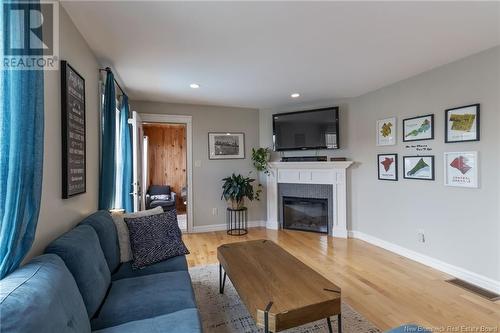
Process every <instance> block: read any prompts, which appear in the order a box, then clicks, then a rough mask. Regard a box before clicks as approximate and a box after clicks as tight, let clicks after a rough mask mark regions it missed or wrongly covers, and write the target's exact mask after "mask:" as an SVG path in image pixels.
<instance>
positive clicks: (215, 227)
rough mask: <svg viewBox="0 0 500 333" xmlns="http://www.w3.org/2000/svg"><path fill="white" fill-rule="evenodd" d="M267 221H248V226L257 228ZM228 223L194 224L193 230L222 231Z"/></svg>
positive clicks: (195, 231) (196, 231)
mask: <svg viewBox="0 0 500 333" xmlns="http://www.w3.org/2000/svg"><path fill="white" fill-rule="evenodd" d="M265 226H266V222H265V221H248V227H249V228H255V227H265ZM226 228H227V225H226V224H225V223H223V224H211V225H198V226H194V227H193V230H192V232H193V233H200V232H212V231H221V230H226Z"/></svg>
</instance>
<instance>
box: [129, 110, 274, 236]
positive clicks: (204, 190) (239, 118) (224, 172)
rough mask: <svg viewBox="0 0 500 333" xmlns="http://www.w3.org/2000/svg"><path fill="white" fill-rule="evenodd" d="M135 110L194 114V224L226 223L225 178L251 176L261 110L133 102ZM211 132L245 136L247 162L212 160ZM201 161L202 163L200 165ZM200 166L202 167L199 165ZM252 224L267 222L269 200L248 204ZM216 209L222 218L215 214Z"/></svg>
mask: <svg viewBox="0 0 500 333" xmlns="http://www.w3.org/2000/svg"><path fill="white" fill-rule="evenodd" d="M130 104H131V108H132V110H134V111H137V112H139V113H160V114H171V115H190V116H192V117H193V118H192V119H193V123H192V126H193V206H194V209H193V210H194V213H193V218H194V219H193V224H194V226H195V227H200V226H207V225H217V224H219V225H220V224H224V223H226V221H225V218H226V215H225V210H226V207H227V205H226V203H225V201H222V200H221V192H222V190H221V186H222V181H221V179H222V178H224V177H227V176H230V175H231V173H233V172H234V173H236V174H238V173H241V174H242V175H247V174H248V173H249V172H250V171H252V177H255V176H256V173H255V169H254V168H253V166H252V163H251V151H252V148H253V147H257V146H258V145H259V111H258V110H257V109H246V108H234V107H219V106H202V105H189V104H169V103H156V102H141V101H131V102H130ZM209 132H224V133H225V132H243V133H245V159H236V160H209V159H208V133H209ZM197 162H198V163H197ZM197 165H198V166H197ZM247 206H248V207H249V220H250V221H263V220H265V198H264V200H263V201H261V202H255V201H254V202H253V203H251V204H247ZM213 208H217V209H218V215H213V214H212V210H213Z"/></svg>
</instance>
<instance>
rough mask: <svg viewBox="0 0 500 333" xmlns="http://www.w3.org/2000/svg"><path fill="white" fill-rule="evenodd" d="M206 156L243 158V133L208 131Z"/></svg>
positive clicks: (221, 158) (217, 158) (211, 157)
mask: <svg viewBox="0 0 500 333" xmlns="http://www.w3.org/2000/svg"><path fill="white" fill-rule="evenodd" d="M208 158H209V159H210V160H230V159H244V158H245V133H238V132H210V133H208Z"/></svg>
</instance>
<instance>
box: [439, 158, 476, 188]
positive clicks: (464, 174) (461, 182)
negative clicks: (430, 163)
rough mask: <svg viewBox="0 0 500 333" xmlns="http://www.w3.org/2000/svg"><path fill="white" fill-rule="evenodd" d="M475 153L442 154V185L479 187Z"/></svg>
mask: <svg viewBox="0 0 500 333" xmlns="http://www.w3.org/2000/svg"><path fill="white" fill-rule="evenodd" d="M478 175H479V163H478V159H477V151H468V152H448V153H444V184H445V185H447V186H456V187H469V188H477V187H479V181H478Z"/></svg>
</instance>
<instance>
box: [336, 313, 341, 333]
mask: <svg viewBox="0 0 500 333" xmlns="http://www.w3.org/2000/svg"><path fill="white" fill-rule="evenodd" d="M337 323H338V325H339V333H342V314H341V313H339V314H338V320H337Z"/></svg>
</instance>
